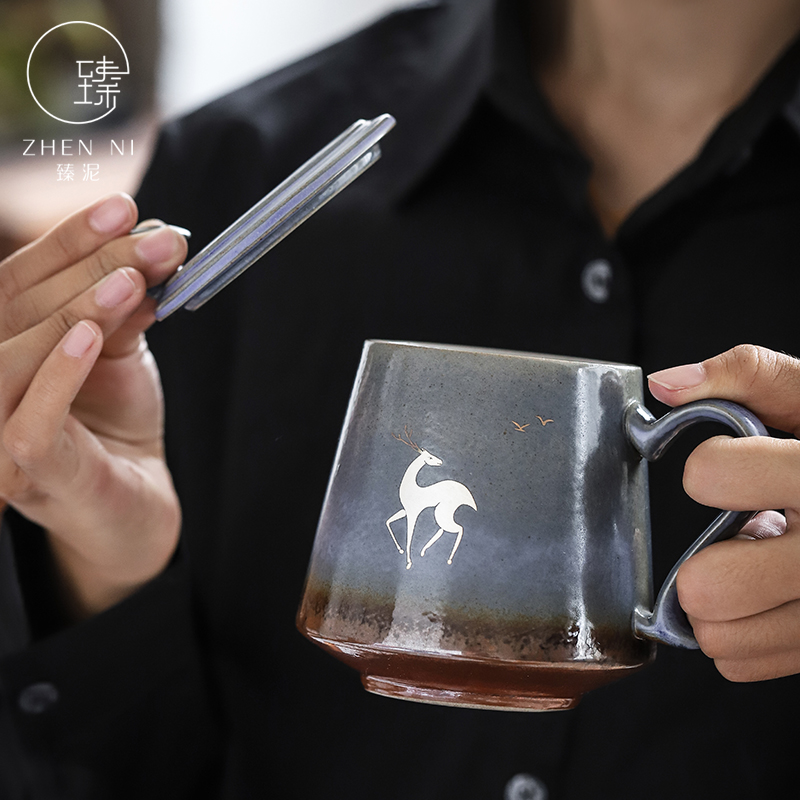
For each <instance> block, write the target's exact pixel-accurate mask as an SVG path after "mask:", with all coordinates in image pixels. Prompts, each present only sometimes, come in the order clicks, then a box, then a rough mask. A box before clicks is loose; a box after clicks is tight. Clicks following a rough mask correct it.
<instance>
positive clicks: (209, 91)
mask: <svg viewBox="0 0 800 800" xmlns="http://www.w3.org/2000/svg"><path fill="white" fill-rule="evenodd" d="M412 2H413V0H162V7H163V8H162V24H163V31H164V40H163V49H162V61H161V77H160V86H159V102H160V112H161V114H162V115H164V116H167V117H170V116H174V115H176V114H180V113H183V112H185V111H188V110H189V109H192V108H195V107H197V106H199V105H202V104H203V103H205V102H207V101H208V100H211V99H212V98H214V97H217V96H218V95H220V94H224V93H225V92H227V91H229V90H231V89H233V88H235V87H236V86H239V85H241V84H243V83H247V82H249V81H251V80H253V79H255V78H257V77H259V76H260V75H263V74H265V73H267V72H269V71H271V70H273V69H275V68H277V67H279V66H282V65H284V64H287V63H289V62H291V61H294V60H296V59H297V58H299V57H301V56H303V55H306V54H307V53H310V52H313V51H314V50H317V49H319V48H320V47H323V46H324V45H326V44H328V43H330V42H332V41H335V40H337V39H340V38H342V37H344V36H346V35H347V34H348V33H350V32H351V31H354V30H356V29H358V28H360V27H362V26H363V25H365V24H367V23H369V22H370V21H372V20H373V19H376V18H377V17H379V16H382V15H383V14H385V13H386V12H387V11H389V10H391V9H393V8H398V7H400V6H404V5H411V4H412Z"/></svg>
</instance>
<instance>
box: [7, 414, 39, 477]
mask: <svg viewBox="0 0 800 800" xmlns="http://www.w3.org/2000/svg"><path fill="white" fill-rule="evenodd" d="M3 448H4V449H5V451H6V453H7V454H8V455H9V457H10V458H11V460H12V462H13V463H14V464H15V465H16V466H17V467H19V468H21V469H23V470H26V471H27V470H30V469H32V468H33V467H34V466H35V465H36V464H38V463H40V462H41V461H42V459H43V458H45V457H46V454H47V451H48V446H47V443H46V442H45V441H43V440H42V438H41V437H39V436H37V435H36V431H35V430H34V429H31V428H30V427H28V426H26V425H22V424H20V423H19V422H18V421H15V420H14V419H13V418H12V419H11V420H9V421H8V423H6V426H5V428H4V430H3Z"/></svg>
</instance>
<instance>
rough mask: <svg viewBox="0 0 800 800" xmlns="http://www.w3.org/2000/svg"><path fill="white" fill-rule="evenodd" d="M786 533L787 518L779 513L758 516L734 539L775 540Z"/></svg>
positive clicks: (763, 512) (763, 513) (765, 512)
mask: <svg viewBox="0 0 800 800" xmlns="http://www.w3.org/2000/svg"><path fill="white" fill-rule="evenodd" d="M784 533H786V517H784V516H783V514H779V513H778V512H777V511H762V512H761V513H759V514H756V515H755V516H754V517H753V519H751V520H750V521H749V522H748V523H747V524H746V525H745V526H744V527H743V528H742V529H741V530H740V531H739V533H738V534H737V535H736V536H735V537H734V538H736V539H750V540H751V541H752V540H758V539H774V538H775V537H776V536H783V534H784Z"/></svg>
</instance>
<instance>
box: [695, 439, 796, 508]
mask: <svg viewBox="0 0 800 800" xmlns="http://www.w3.org/2000/svg"><path fill="white" fill-rule="evenodd" d="M683 486H684V488H685V490H686V492H687V493H688V494H689V496H690V497H692V498H693V499H694V500H696V501H697V502H698V503H702V504H703V505H707V506H713V507H714V508H727V509H731V510H734V511H746V510H748V509H769V508H792V507H795V506H798V505H800V442H798V441H797V440H796V439H774V438H771V437H767V436H754V437H745V438H741V439H733V438H729V437H727V436H717V437H714V438H713V439H707V440H706V441H704V442H702V443H701V444H699V445H698V446H697V447H696V448H695V450H694V451H693V452H692V453H691V455H690V456H689V458H688V459H687V460H686V466H685V467H684V473H683Z"/></svg>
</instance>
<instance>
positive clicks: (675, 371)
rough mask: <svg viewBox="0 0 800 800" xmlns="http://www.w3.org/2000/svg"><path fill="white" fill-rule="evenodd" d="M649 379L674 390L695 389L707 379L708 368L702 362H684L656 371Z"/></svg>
mask: <svg viewBox="0 0 800 800" xmlns="http://www.w3.org/2000/svg"><path fill="white" fill-rule="evenodd" d="M647 379H648V380H649V381H652V382H653V383H657V384H658V385H659V386H663V387H664V388H665V389H670V390H672V391H676V390H677V389H694V388H695V387H696V386H699V385H700V384H701V383H702V382H703V381H704V380H705V379H706V369H705V367H704V366H703V365H702V364H684V365H683V366H680V367H671V368H670V369H662V370H661V371H660V372H654V373H653V374H652V375H648V376H647Z"/></svg>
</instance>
